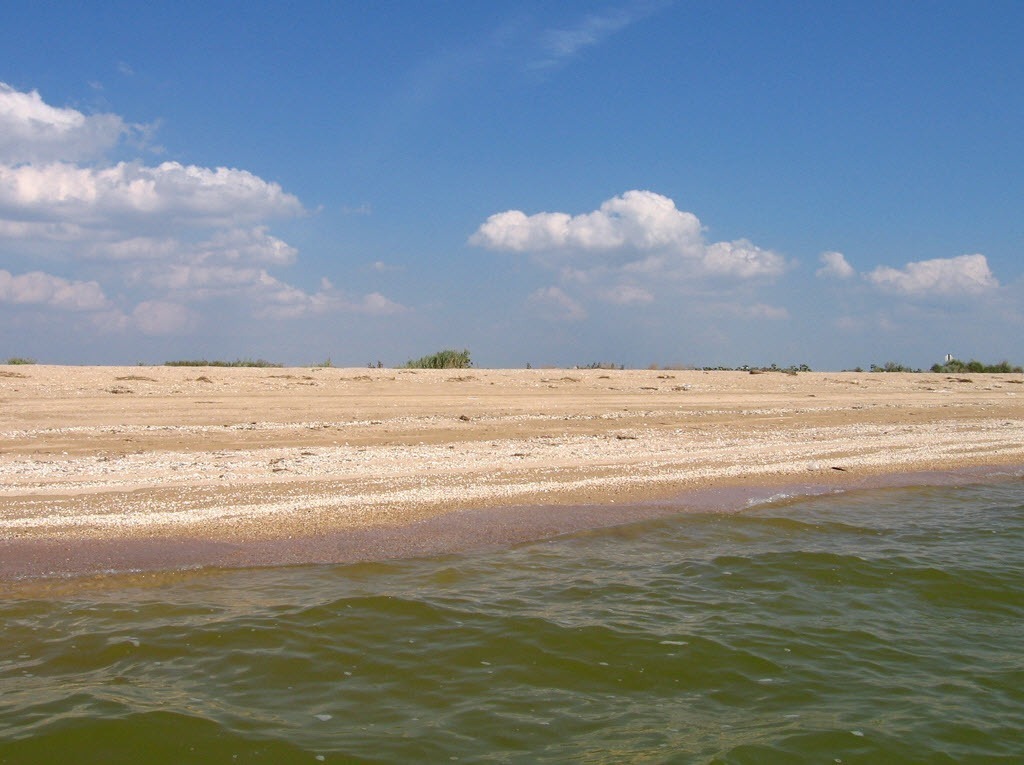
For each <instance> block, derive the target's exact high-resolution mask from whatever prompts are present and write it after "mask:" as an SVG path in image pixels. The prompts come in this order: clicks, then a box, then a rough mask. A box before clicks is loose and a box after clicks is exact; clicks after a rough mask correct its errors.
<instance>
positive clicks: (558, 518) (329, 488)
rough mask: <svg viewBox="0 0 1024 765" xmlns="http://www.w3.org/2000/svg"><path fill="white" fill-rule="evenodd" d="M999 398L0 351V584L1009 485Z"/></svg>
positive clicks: (1018, 448) (934, 384)
mask: <svg viewBox="0 0 1024 765" xmlns="http://www.w3.org/2000/svg"><path fill="white" fill-rule="evenodd" d="M1018 392H1020V395H1024V378H1022V376H1020V375H1014V374H1007V375H971V376H970V377H956V376H952V375H945V374H933V373H914V374H893V373H800V374H799V375H786V374H781V373H766V374H759V375H750V374H746V373H742V372H701V371H668V370H625V371H620V370H575V369H574V370H477V369H468V370H390V369H388V370H353V369H347V370H346V369H334V368H330V369H322V368H321V369H276V368H271V369H261V368H250V369H224V368H180V367H137V368H136V367H35V366H33V367H17V368H16V367H3V366H0V405H2V409H0V438H2V442H0V443H2V444H3V450H2V452H0V556H2V557H0V581H4V580H8V581H10V580H16V579H19V578H22V577H44V576H47V575H53V576H71V575H89V574H90V573H92V574H95V573H97V572H102V571H116V570H126V569H136V568H138V569H141V570H166V569H180V568H182V567H187V566H203V565H213V566H219V565H228V566H236V565H237V566H247V565H272V564H282V565H291V564H298V563H329V562H348V561H353V560H380V559H386V558H394V557H411V556H416V555H421V554H440V553H447V552H456V551H458V550H461V549H476V548H480V547H487V546H489V545H494V544H497V545H508V544H516V543H518V542H521V541H529V540H533V539H541V538H545V537H549V536H553V535H557V534H560V533H568V532H571V531H579V530H583V529H585V528H595V527H599V526H608V525H617V524H618V523H628V522H630V521H632V520H643V519H644V518H646V517H655V516H657V515H658V514H660V515H668V514H674V513H677V512H686V511H688V510H687V508H688V507H689V506H686V507H684V508H682V509H680V503H682V504H683V505H685V504H686V502H690V503H691V504H692V503H693V502H695V501H696V499H697V498H698V497H701V496H703V497H705V499H706V498H708V497H711V496H712V495H719V496H720V497H726V496H728V497H732V499H733V500H735V498H736V497H738V496H741V495H743V493H744V492H747V493H751V492H752V493H753V494H757V493H759V492H763V491H766V490H777V491H785V490H792V489H794V487H800V486H803V487H819V488H820V489H821V490H822V491H831V490H851V489H858V488H871V487H873V486H886V485H904V486H906V485H915V484H913V483H906V480H924V476H926V475H928V474H927V473H926V472H925V471H933V474H932V475H933V478H934V477H935V476H956V478H955V479H954V480H961V479H963V478H969V477H971V476H989V477H991V476H993V475H995V474H996V473H998V472H999V466H1002V467H1003V468H1007V470H1006V471H1005V472H1007V473H1008V474H1009V476H1010V477H1013V476H1018V477H1019V475H1020V474H1021V466H1024V418H1022V417H1021V414H1024V406H1022V404H1021V403H1020V401H1019V400H1018ZM984 466H990V468H985V467H984ZM911 476H916V478H910V477H911ZM935 480H938V479H935ZM942 480H946V479H942ZM669 507H672V508H674V509H671V510H668V509H666V508H669ZM718 509H722V508H718ZM467 519H468V520H467Z"/></svg>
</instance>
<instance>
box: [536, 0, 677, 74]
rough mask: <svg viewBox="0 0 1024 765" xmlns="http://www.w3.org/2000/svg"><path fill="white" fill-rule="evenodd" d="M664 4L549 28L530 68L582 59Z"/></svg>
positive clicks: (632, 6) (623, 9)
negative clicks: (590, 50)
mask: <svg viewBox="0 0 1024 765" xmlns="http://www.w3.org/2000/svg"><path fill="white" fill-rule="evenodd" d="M664 5H665V3H632V4H630V5H628V6H625V7H620V8H610V9H607V10H605V11H603V12H601V13H590V14H587V15H586V16H584V17H583V18H582V19H580V20H579V21H577V22H576V23H575V24H572V25H570V26H566V27H559V28H548V29H545V30H544V31H543V32H542V33H541V35H540V48H541V51H540V54H539V55H538V57H537V58H535V59H534V60H533V61H531V62H530V64H529V68H530V69H536V70H543V69H550V68H552V67H555V66H558V65H560V64H563V63H566V62H567V61H570V60H571V59H573V58H575V57H576V56H579V55H580V54H582V53H583V51H585V50H587V49H588V48H593V47H595V46H598V45H600V44H601V43H603V42H604V41H605V40H607V39H608V38H609V37H611V36H612V35H614V34H615V33H617V32H619V31H621V30H623V29H625V28H626V27H628V26H630V25H631V24H634V23H636V22H637V21H640V20H641V19H644V18H646V17H647V16H650V15H651V14H652V13H654V12H655V11H657V10H658V9H660V8H661V7H663V6H664Z"/></svg>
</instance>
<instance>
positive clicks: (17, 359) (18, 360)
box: [4, 356, 36, 365]
mask: <svg viewBox="0 0 1024 765" xmlns="http://www.w3.org/2000/svg"><path fill="white" fill-rule="evenodd" d="M4 363H5V364H11V365H15V364H35V363H36V360H35V359H26V358H23V357H21V356H11V358H9V359H7V361H5V362H4Z"/></svg>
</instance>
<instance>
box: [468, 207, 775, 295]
mask: <svg viewBox="0 0 1024 765" xmlns="http://www.w3.org/2000/svg"><path fill="white" fill-rule="evenodd" d="M469 242H470V244H473V245H476V246H479V247H486V248H487V249H490V250H505V251H510V252H524V253H533V254H543V253H561V254H564V255H565V256H567V257H571V256H572V255H581V256H582V255H588V256H590V259H589V261H588V262H590V263H592V264H594V265H593V267H597V266H598V265H601V266H605V267H607V266H614V265H615V264H621V267H622V268H623V269H624V270H626V271H630V272H633V273H646V274H649V275H650V276H652V277H657V278H662V277H665V276H694V275H704V276H729V277H734V278H738V279H751V278H756V277H774V276H778V275H779V274H781V273H782V272H783V271H785V270H786V268H787V266H788V264H787V262H786V259H785V258H783V257H782V256H781V255H779V254H778V253H775V252H773V251H771V250H767V249H763V248H761V247H758V246H757V245H754V244H752V243H751V242H749V241H747V240H745V239H738V240H736V241H733V242H715V243H711V244H709V243H707V242H706V241H705V239H704V233H703V228H702V226H701V223H700V220H699V219H698V218H697V216H696V215H694V214H693V213H691V212H686V211H683V210H680V209H678V208H677V207H676V205H675V202H673V201H672V200H671V199H669V198H668V197H666V196H663V195H661V194H656V193H654V192H652V191H637V190H633V191H627V192H626V193H625V194H622V195H621V196H618V197H614V198H612V199H609V200H607V201H606V202H604V203H603V204H602V205H601V207H600V208H599V209H597V210H595V211H593V212H589V213H583V214H580V215H569V214H567V213H561V212H554V213H552V212H542V213H536V214H534V215H527V214H526V213H524V212H522V211H521V210H507V211H505V212H500V213H496V214H494V215H492V216H490V217H489V218H488V219H487V220H486V221H485V222H484V223H483V224H482V225H481V226H480V227H479V228H478V229H477V230H476V232H475V233H474V234H473V235H472V236H471V237H470V239H469Z"/></svg>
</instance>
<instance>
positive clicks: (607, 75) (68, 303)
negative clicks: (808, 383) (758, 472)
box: [0, 0, 1024, 369]
mask: <svg viewBox="0 0 1024 765" xmlns="http://www.w3.org/2000/svg"><path fill="white" fill-rule="evenodd" d="M1022 37H1024V5H1021V4H1020V3H1014V2H971V3H966V2H965V3H945V2H930V3H872V2H848V3H846V2H843V3H829V4H823V3H728V2H670V1H668V0H666V1H665V2H658V1H657V0H650V1H647V0H643V1H640V0H638V1H637V2H609V3H581V2H566V1H563V2H558V3H551V2H516V3H505V2H486V3H485V2H459V3H456V2H429V3H426V2H425V3H412V2H390V3H389V2H378V3H372V4H371V3H333V2H323V3H298V4H290V6H289V7H285V5H284V4H276V3H275V4H270V3H256V2H246V3H223V2H202V3H198V2H178V3H174V4H164V5H160V6H159V7H155V8H154V7H142V6H140V5H139V4H136V3H123V4H118V3H102V4H100V3H83V4H68V3H39V2H34V3H31V4H29V3H22V2H11V3H7V4H5V5H4V8H3V9H2V10H0V51H3V53H2V54H0V83H2V85H0V360H2V359H3V358H7V357H9V356H30V357H33V358H36V359H38V360H39V361H41V362H50V363H71V364H86V363H125V364H134V363H137V362H145V363H160V362H163V361H166V360H171V359H181V358H200V357H205V358H210V359H234V358H240V357H242V358H245V357H251V358H266V359H270V360H273V361H278V362H282V363H287V364H311V363H316V362H321V361H324V360H325V359H327V358H328V357H330V358H331V360H332V361H333V363H335V364H338V365H342V364H344V365H354V366H361V365H364V364H366V363H370V362H376V361H378V360H380V361H383V362H384V363H385V364H387V365H394V364H401V363H403V362H404V361H406V360H407V359H409V358H413V357H418V356H421V355H424V354H426V353H430V352H433V351H435V350H439V349H441V348H446V347H456V348H468V349H470V350H471V352H472V355H473V359H474V361H475V363H476V364H477V365H478V366H488V367H505V366H507V367H521V366H525V365H526V364H527V363H530V364H532V365H533V366H541V365H565V366H570V365H574V364H587V363H590V362H595V361H602V362H613V363H620V364H624V365H626V366H637V367H646V366H648V365H651V364H658V365H694V366H704V365H720V364H724V365H739V364H770V363H778V364H780V365H788V364H801V363H806V364H809V365H811V366H812V367H813V368H815V369H843V368H852V367H854V366H858V365H859V366H863V367H867V366H868V365H870V364H872V363H879V364H881V363H884V362H886V361H900V362H902V363H905V364H910V365H914V366H924V367H927V366H930V365H931V364H932V363H933V362H935V361H938V360H941V358H942V357H943V355H944V354H946V353H953V354H954V355H957V356H958V357H961V358H965V359H967V358H978V359H981V360H985V361H998V360H1002V359H1009V360H1011V361H1013V362H1015V363H1022V362H1024V339H1022V338H1024V258H1022V257H1021V256H1022V254H1024V208H1022V201H1024V172H1022V170H1024V141H1022V140H1021V136H1024V55H1022V54H1021V53H1020V40H1021V39H1022Z"/></svg>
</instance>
